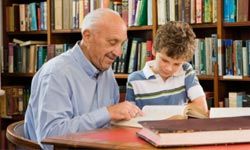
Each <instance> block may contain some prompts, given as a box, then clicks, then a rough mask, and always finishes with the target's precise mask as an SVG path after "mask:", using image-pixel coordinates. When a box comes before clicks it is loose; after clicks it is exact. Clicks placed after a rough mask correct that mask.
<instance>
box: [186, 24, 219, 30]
mask: <svg viewBox="0 0 250 150" xmlns="http://www.w3.org/2000/svg"><path fill="white" fill-rule="evenodd" d="M191 26H192V28H194V29H199V28H216V27H217V24H216V23H202V24H191Z"/></svg>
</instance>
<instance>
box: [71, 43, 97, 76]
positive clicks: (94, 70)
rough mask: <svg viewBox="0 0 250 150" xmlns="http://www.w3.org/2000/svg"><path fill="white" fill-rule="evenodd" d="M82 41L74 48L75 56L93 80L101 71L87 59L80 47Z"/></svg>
mask: <svg viewBox="0 0 250 150" xmlns="http://www.w3.org/2000/svg"><path fill="white" fill-rule="evenodd" d="M79 43H80V41H78V42H77V43H76V44H75V46H74V47H73V48H72V51H73V56H74V57H75V59H76V61H77V62H79V63H80V65H81V67H82V69H83V70H84V71H85V72H86V73H87V74H88V76H89V77H91V78H97V77H98V75H99V74H100V71H99V70H98V69H97V68H96V67H95V66H94V65H93V64H92V63H91V62H90V61H89V60H88V59H87V57H86V56H85V54H84V53H83V51H82V49H81V48H80V46H79Z"/></svg>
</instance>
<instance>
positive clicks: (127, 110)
mask: <svg viewBox="0 0 250 150" xmlns="http://www.w3.org/2000/svg"><path fill="white" fill-rule="evenodd" d="M107 109H108V111H109V114H110V116H111V120H113V121H118V120H130V119H131V118H134V117H136V116H142V115H143V113H142V111H141V110H140V108H138V107H137V106H136V105H134V104H133V103H131V102H128V101H124V102H122V103H118V104H115V105H112V106H109V107H107Z"/></svg>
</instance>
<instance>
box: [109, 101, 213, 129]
mask: <svg viewBox="0 0 250 150" xmlns="http://www.w3.org/2000/svg"><path fill="white" fill-rule="evenodd" d="M142 112H143V116H137V117H135V118H132V119H130V120H124V121H117V122H111V124H112V125H116V126H129V127H136V128H142V126H141V125H140V124H139V123H138V122H139V121H144V120H165V119H169V120H172V119H187V118H188V117H192V118H208V114H207V113H205V112H203V111H202V110H201V109H200V108H198V107H196V106H194V105H193V104H191V103H190V104H188V105H184V106H180V105H150V106H149V105H148V106H144V107H143V108H142Z"/></svg>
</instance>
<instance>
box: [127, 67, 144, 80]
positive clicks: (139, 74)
mask: <svg viewBox="0 0 250 150" xmlns="http://www.w3.org/2000/svg"><path fill="white" fill-rule="evenodd" d="M135 80H146V77H145V74H144V72H143V70H139V71H135V72H132V73H131V74H129V75H128V81H129V82H131V81H135Z"/></svg>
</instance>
